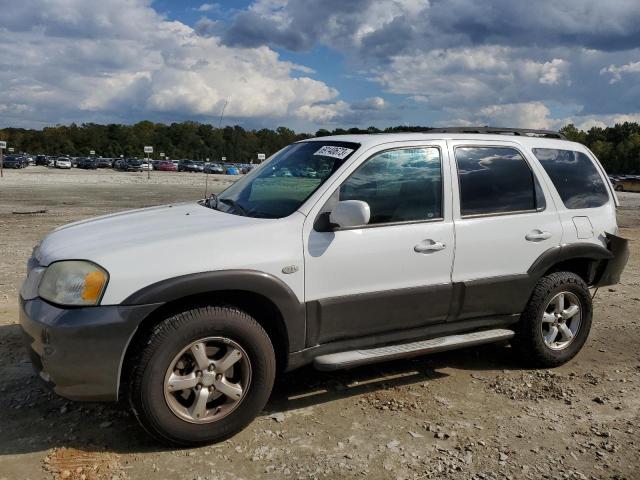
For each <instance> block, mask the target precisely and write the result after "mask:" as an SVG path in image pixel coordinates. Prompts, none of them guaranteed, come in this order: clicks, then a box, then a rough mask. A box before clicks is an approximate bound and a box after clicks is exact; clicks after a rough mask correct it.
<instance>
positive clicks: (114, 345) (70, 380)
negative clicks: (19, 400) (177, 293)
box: [20, 298, 157, 401]
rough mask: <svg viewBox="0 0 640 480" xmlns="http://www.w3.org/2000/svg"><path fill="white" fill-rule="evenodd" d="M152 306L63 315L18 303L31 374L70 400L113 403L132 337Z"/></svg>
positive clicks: (36, 303)
mask: <svg viewBox="0 0 640 480" xmlns="http://www.w3.org/2000/svg"><path fill="white" fill-rule="evenodd" d="M156 307H157V305H137V306H101V307H87V308H68V309H63V308H59V307H56V306H54V305H51V304H49V303H47V302H45V301H44V300H42V299H40V298H36V299H33V300H28V301H24V300H22V299H20V324H21V326H22V330H23V332H24V337H25V341H26V344H27V350H28V353H29V356H30V357H31V361H32V363H33V366H34V369H35V370H36V373H37V374H38V375H39V376H40V378H41V379H43V380H44V381H45V382H46V383H47V384H48V385H49V386H50V387H51V388H52V389H53V390H54V391H55V392H56V393H57V394H58V395H60V396H62V397H65V398H68V399H70V400H88V401H116V400H117V399H118V387H119V385H118V383H119V379H120V369H121V366H122V361H123V358H124V353H125V351H126V349H127V346H128V344H129V341H130V340H131V337H132V336H133V334H134V333H135V331H136V328H137V327H138V325H139V324H140V322H141V321H142V320H143V319H144V318H145V317H146V316H147V315H148V314H149V313H150V312H151V311H153V310H154V309H155V308H156Z"/></svg>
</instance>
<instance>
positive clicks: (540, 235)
mask: <svg viewBox="0 0 640 480" xmlns="http://www.w3.org/2000/svg"><path fill="white" fill-rule="evenodd" d="M551 237H553V234H552V233H551V232H545V231H544V230H532V231H531V232H529V233H527V234H526V235H525V236H524V238H525V239H527V240H528V241H530V242H541V241H542V240H548V239H550V238H551Z"/></svg>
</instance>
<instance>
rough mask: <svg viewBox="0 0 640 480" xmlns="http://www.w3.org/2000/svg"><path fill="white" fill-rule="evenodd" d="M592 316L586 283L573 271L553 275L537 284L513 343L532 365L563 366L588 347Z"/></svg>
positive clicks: (519, 353) (520, 354)
mask: <svg viewBox="0 0 640 480" xmlns="http://www.w3.org/2000/svg"><path fill="white" fill-rule="evenodd" d="M592 315H593V306H592V303H591V295H590V294H589V288H588V287H587V284H586V283H585V282H584V280H582V278H580V277H579V276H578V275H576V274H575V273H572V272H556V273H552V274H551V275H548V276H545V277H543V278H541V279H540V280H539V281H538V283H537V284H536V286H535V288H534V290H533V294H532V295H531V298H530V299H529V302H528V304H527V306H526V308H525V310H524V312H522V315H521V316H520V322H519V324H518V328H517V331H516V337H515V338H514V341H513V342H512V344H513V346H514V349H515V350H516V352H517V353H518V355H519V356H521V357H522V359H523V360H525V361H526V362H527V363H529V364H531V365H532V366H535V367H543V368H548V367H556V366H559V365H562V364H564V363H566V362H568V361H569V360H571V359H572V358H573V357H574V356H576V354H577V353H578V352H579V351H580V349H581V348H582V346H583V345H584V344H585V342H586V340H587V337H588V336H589V330H590V329H591V318H592Z"/></svg>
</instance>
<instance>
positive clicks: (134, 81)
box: [0, 0, 343, 125]
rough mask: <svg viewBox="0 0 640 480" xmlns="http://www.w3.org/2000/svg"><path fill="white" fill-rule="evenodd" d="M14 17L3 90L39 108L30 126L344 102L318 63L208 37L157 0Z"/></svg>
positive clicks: (74, 5)
mask: <svg viewBox="0 0 640 480" xmlns="http://www.w3.org/2000/svg"><path fill="white" fill-rule="evenodd" d="M89 4H90V5H89ZM5 23H6V24H7V25H9V27H8V28H4V29H0V62H1V63H2V65H0V67H2V68H0V91H2V92H3V94H2V97H3V98H2V102H3V104H5V105H14V106H19V105H28V106H29V107H30V109H31V110H30V111H29V112H24V111H23V112H22V113H24V115H23V116H22V119H23V120H22V122H23V124H32V125H36V124H39V122H43V123H58V122H65V123H66V122H70V121H86V120H92V121H95V120H96V119H97V120H102V121H122V122H131V121H135V120H139V119H143V118H151V119H157V120H173V119H179V120H181V119H185V118H196V119H198V118H201V119H210V118H211V117H217V116H218V115H219V113H220V110H221V108H222V105H223V103H224V101H225V100H228V102H229V103H228V106H227V109H226V115H227V116H228V117H229V118H236V119H242V118H247V119H260V118H269V119H289V120H291V119H295V118H298V119H321V118H327V115H326V114H320V113H317V114H315V115H314V114H313V113H312V112H319V111H324V110H326V108H327V107H326V106H325V104H328V103H329V102H334V104H336V105H337V103H335V99H336V97H337V96H338V92H337V90H335V89H333V88H331V87H329V86H328V85H326V84H325V83H324V82H321V81H318V80H315V79H312V78H310V77H308V76H305V75H308V74H311V73H313V71H312V70H311V69H308V68H306V67H304V66H301V65H295V64H293V63H290V62H286V61H283V60H281V59H280V58H279V56H278V54H277V53H276V52H275V51H273V50H272V49H270V48H269V47H258V48H237V47H229V46H225V45H222V44H221V43H220V41H219V39H218V38H217V37H215V36H210V37H204V36H200V35H198V34H197V33H196V32H195V31H194V30H193V29H192V28H191V27H189V26H187V25H185V24H183V23H181V22H176V21H168V20H166V19H165V18H163V17H162V16H161V15H159V14H158V13H156V12H155V11H154V10H153V9H152V8H151V6H150V4H149V1H147V0H111V1H108V2H106V1H103V2H85V1H84V0H51V1H49V2H47V3H46V4H44V5H43V4H41V3H40V2H36V1H35V0H25V1H24V2H22V7H21V8H13V7H12V8H11V9H9V10H8V14H7V18H6V22H5ZM316 104H320V106H318V107H317V108H316ZM16 108H17V107H15V108H14V109H13V110H12V111H14V112H15V109H16ZM340 108H343V107H340ZM0 113H1V116H0V123H3V124H9V123H10V124H12V125H15V118H13V117H12V116H11V115H10V114H9V113H8V112H5V111H0Z"/></svg>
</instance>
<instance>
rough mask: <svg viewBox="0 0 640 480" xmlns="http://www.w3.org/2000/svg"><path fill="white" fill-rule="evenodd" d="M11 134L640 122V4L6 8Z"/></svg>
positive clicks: (313, 0)
mask: <svg viewBox="0 0 640 480" xmlns="http://www.w3.org/2000/svg"><path fill="white" fill-rule="evenodd" d="M0 11H2V12H3V15H2V18H0V92H1V93H0V127H7V126H20V127H34V128H42V127H43V126H47V125H53V124H59V123H63V124H65V123H70V122H77V123H82V122H98V123H107V122H117V123H133V122H136V121H139V120H142V119H149V120H153V121H161V122H173V121H184V120H196V121H201V122H209V123H214V124H216V123H217V121H218V117H219V114H220V111H221V110H222V107H223V105H224V104H225V102H226V103H227V107H226V109H225V121H224V123H227V124H232V123H239V124H241V125H244V126H245V127H248V128H261V127H269V128H274V127H277V126H280V125H284V126H288V127H291V128H294V129H296V130H305V131H315V130H316V129H318V128H329V129H332V128H336V127H351V126H359V127H367V126H369V125H374V126H378V127H385V126H389V125H399V124H410V125H436V126H442V125H471V124H476V125H494V126H516V127H531V128H558V127H560V126H563V125H565V124H566V123H569V122H573V123H575V124H576V125H578V126H580V127H582V128H588V127H590V126H593V125H600V126H604V125H612V124H614V123H616V122H622V121H627V120H628V121H639V120H640V2H638V1H637V0H607V2H603V1H601V0H563V1H562V2H558V1H557V0H537V1H536V2H531V1H522V0H490V1H487V2H478V1H476V0H431V1H427V0H384V1H380V0H378V1H375V0H348V1H347V0H252V1H245V0H239V1H220V2H214V1H208V2H203V1H202V0H200V1H194V0H155V1H151V0H101V1H100V2H87V1H86V0H47V1H46V2H44V1H42V0H22V1H21V2H15V1H13V0H0Z"/></svg>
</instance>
